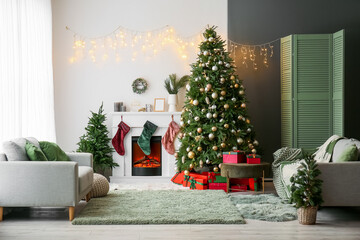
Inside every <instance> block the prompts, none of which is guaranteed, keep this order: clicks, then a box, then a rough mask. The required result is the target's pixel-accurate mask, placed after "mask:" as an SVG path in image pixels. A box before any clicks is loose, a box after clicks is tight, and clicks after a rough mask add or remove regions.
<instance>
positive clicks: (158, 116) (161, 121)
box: [110, 112, 181, 183]
mask: <svg viewBox="0 0 360 240" xmlns="http://www.w3.org/2000/svg"><path fill="white" fill-rule="evenodd" d="M180 116H181V112H113V113H111V119H112V125H111V128H112V137H114V136H115V134H116V132H117V130H118V124H119V123H120V121H121V119H122V120H123V121H124V122H125V123H126V124H127V125H128V126H129V127H130V131H129V132H128V134H126V136H125V139H124V148H125V155H124V156H120V155H119V154H118V153H117V152H114V153H113V159H114V161H115V162H116V163H118V164H119V167H116V168H114V169H113V175H112V177H110V181H111V182H112V183H125V182H126V183H135V182H145V183H148V182H168V181H170V179H171V177H172V176H173V175H174V174H175V169H174V168H175V157H174V156H173V155H170V154H168V152H167V151H166V150H165V149H164V147H163V146H162V149H161V176H132V172H131V170H132V169H131V167H132V156H131V152H132V149H131V148H132V137H133V136H140V135H141V132H142V130H143V126H144V124H145V122H146V121H150V122H152V123H154V124H155V125H157V126H158V128H157V129H156V131H155V132H154V134H153V136H161V137H163V136H164V134H165V133H166V130H167V129H168V127H169V123H170V122H171V120H172V117H173V118H174V121H175V122H177V123H179V122H180ZM175 148H176V149H177V148H178V142H177V141H176V142H175Z"/></svg>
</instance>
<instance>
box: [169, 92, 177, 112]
mask: <svg viewBox="0 0 360 240" xmlns="http://www.w3.org/2000/svg"><path fill="white" fill-rule="evenodd" d="M176 103H177V95H176V94H169V97H168V104H169V112H176Z"/></svg>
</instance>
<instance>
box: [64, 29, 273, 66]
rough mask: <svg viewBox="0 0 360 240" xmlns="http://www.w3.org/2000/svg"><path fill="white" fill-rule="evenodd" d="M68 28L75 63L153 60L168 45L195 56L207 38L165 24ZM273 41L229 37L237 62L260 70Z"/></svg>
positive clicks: (184, 55) (270, 53)
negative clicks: (99, 32)
mask: <svg viewBox="0 0 360 240" xmlns="http://www.w3.org/2000/svg"><path fill="white" fill-rule="evenodd" d="M66 30H68V31H70V32H72V33H73V55H72V56H71V57H70V59H69V62H70V63H75V62H79V61H81V60H84V59H90V60H91V61H92V62H94V63H96V62H101V61H107V60H109V59H111V58H113V59H115V61H116V62H120V61H121V60H122V59H124V58H130V59H131V61H136V60H137V59H138V58H139V57H145V58H147V59H152V58H154V57H155V56H157V55H158V54H159V52H161V51H163V50H164V49H165V48H166V47H168V46H170V45H171V46H173V47H175V49H176V52H177V54H178V56H179V57H180V58H181V59H183V60H185V61H186V60H188V59H189V56H192V55H194V56H195V55H196V53H197V51H198V45H199V44H200V43H201V42H202V41H204V37H203V36H202V32H203V31H199V32H198V33H196V34H194V35H192V36H189V37H184V36H181V35H180V34H178V33H177V32H176V31H175V29H174V27H172V26H169V25H166V26H164V27H162V28H159V29H155V30H151V31H136V30H132V29H128V28H125V27H123V26H119V27H118V28H116V29H115V30H114V31H112V32H111V33H108V34H105V35H103V36H98V37H87V36H84V35H82V34H79V33H77V32H75V31H74V30H72V29H71V28H69V27H66ZM278 40H279V39H276V40H274V41H271V42H267V43H264V44H258V45H245V44H241V43H237V42H234V41H231V40H229V45H228V50H229V52H230V54H231V56H232V57H233V59H235V60H236V61H240V62H241V65H242V66H244V67H246V68H247V67H248V66H249V65H250V66H252V67H253V69H254V70H257V69H258V66H257V65H258V63H257V62H258V61H259V59H258V58H260V57H261V60H260V61H262V63H263V64H264V66H266V67H268V65H269V58H271V57H272V56H273V54H274V45H273V44H274V43H275V42H276V41H278Z"/></svg>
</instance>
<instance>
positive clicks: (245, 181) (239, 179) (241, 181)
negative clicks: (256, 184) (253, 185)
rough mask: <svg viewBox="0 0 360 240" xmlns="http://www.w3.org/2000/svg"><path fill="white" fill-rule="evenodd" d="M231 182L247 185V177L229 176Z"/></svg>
mask: <svg viewBox="0 0 360 240" xmlns="http://www.w3.org/2000/svg"><path fill="white" fill-rule="evenodd" d="M230 183H231V184H236V185H245V186H249V178H231V179H230Z"/></svg>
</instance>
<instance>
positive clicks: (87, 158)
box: [66, 152, 93, 168]
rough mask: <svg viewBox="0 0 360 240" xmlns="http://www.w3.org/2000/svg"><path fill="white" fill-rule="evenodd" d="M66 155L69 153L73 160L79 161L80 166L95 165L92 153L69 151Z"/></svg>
mask: <svg viewBox="0 0 360 240" xmlns="http://www.w3.org/2000/svg"><path fill="white" fill-rule="evenodd" d="M66 155H68V157H69V158H70V160H71V161H73V162H77V163H78V164H79V166H87V167H91V168H92V167H93V155H92V154H91V153H74V152H71V153H70V152H67V153H66Z"/></svg>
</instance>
